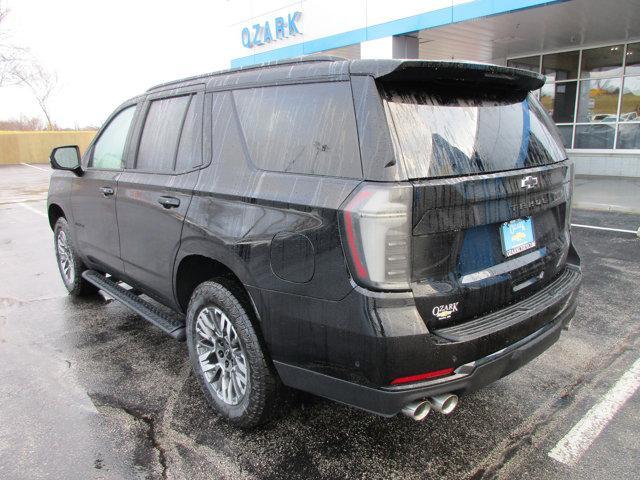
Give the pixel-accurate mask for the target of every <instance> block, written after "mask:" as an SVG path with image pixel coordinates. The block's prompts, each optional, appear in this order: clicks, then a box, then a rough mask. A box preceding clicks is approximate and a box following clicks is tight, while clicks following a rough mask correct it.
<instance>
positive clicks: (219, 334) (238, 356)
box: [196, 306, 249, 405]
mask: <svg viewBox="0 0 640 480" xmlns="http://www.w3.org/2000/svg"><path fill="white" fill-rule="evenodd" d="M196 335H197V338H196V352H197V354H198V362H199V363H200V368H201V369H202V372H203V373H204V376H205V378H206V380H207V382H208V383H209V385H210V386H211V388H212V390H213V391H214V392H215V393H216V395H217V396H218V398H219V399H221V400H222V401H223V402H224V403H226V404H227V405H237V404H238V403H240V402H241V401H242V399H243V397H244V395H245V393H246V391H247V386H248V382H249V371H248V369H249V367H248V364H247V357H246V354H245V351H244V348H243V347H242V343H241V342H240V338H239V337H238V334H237V333H236V330H235V328H234V327H233V325H232V324H231V322H230V321H229V318H228V317H227V315H226V314H225V313H224V312H223V311H222V310H221V309H220V308H218V307H215V306H211V307H205V308H203V309H202V310H201V311H200V313H199V314H198V317H197V320H196Z"/></svg>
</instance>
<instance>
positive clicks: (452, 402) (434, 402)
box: [429, 393, 458, 415]
mask: <svg viewBox="0 0 640 480" xmlns="http://www.w3.org/2000/svg"><path fill="white" fill-rule="evenodd" d="M429 403H431V407H432V408H433V409H434V410H435V411H436V412H440V413H442V414H443V415H449V414H450V413H451V412H453V411H454V410H455V409H456V407H457V406H458V396H457V395H454V394H453V393H444V394H442V395H436V396H435V397H429Z"/></svg>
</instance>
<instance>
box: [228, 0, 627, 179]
mask: <svg viewBox="0 0 640 480" xmlns="http://www.w3.org/2000/svg"><path fill="white" fill-rule="evenodd" d="M228 5H229V6H230V7H231V11H232V13H233V21H232V24H231V25H230V26H229V38H230V39H231V48H230V49H229V52H228V55H229V60H230V65H231V67H241V66H249V65H254V64H257V63H262V62H267V61H272V60H280V59H284V58H289V57H296V56H300V55H309V54H317V53H324V54H331V55H337V56H341V57H346V58H352V59H355V58H419V59H425V60H470V61H478V62H489V63H495V64H498V65H508V66H513V67H518V68H524V69H527V70H532V71H535V72H540V73H542V74H544V75H545V76H546V78H547V82H546V84H545V85H544V87H542V88H541V89H540V91H538V92H536V94H537V95H539V98H540V101H541V103H542V105H543V106H544V107H545V109H546V110H547V111H548V112H549V114H550V115H551V117H552V118H553V120H554V121H555V123H556V125H557V126H558V129H559V132H560V134H561V136H562V139H563V141H564V144H565V147H566V148H567V150H568V152H569V156H570V157H572V158H573V159H574V160H575V163H576V172H577V173H578V174H583V175H609V176H624V177H640V0H552V1H548V0H547V1H545V0H422V1H418V0H395V1H389V0H342V1H338V0H300V1H295V2H294V1H286V0H264V1H259V2H258V1H246V0H237V1H236V0H231V1H230V2H229V3H228Z"/></svg>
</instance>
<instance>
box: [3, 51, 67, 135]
mask: <svg viewBox="0 0 640 480" xmlns="http://www.w3.org/2000/svg"><path fill="white" fill-rule="evenodd" d="M13 75H14V76H15V78H16V79H17V80H18V83H19V84H20V85H24V86H25V87H27V88H28V89H29V90H30V91H31V93H32V94H33V97H34V98H35V99H36V102H38V106H39V107H40V110H42V113H43V114H44V117H45V118H46V120H47V130H53V129H54V128H55V124H54V123H53V120H52V119H51V112H50V110H49V99H50V97H51V94H52V93H53V91H54V90H55V88H56V86H57V85H58V77H57V75H56V74H55V73H50V72H48V71H47V70H46V69H45V68H44V67H43V66H42V65H40V64H39V63H38V62H37V61H36V60H34V59H31V60H30V61H29V62H28V63H26V64H23V65H21V66H20V67H18V68H17V69H15V71H14V72H13Z"/></svg>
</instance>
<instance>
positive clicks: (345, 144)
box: [214, 82, 362, 178]
mask: <svg viewBox="0 0 640 480" xmlns="http://www.w3.org/2000/svg"><path fill="white" fill-rule="evenodd" d="M233 95H234V98H235V101H236V105H237V109H238V116H239V118H240V124H241V126H242V129H243V131H244V135H245V138H246V141H247V145H248V147H249V154H250V156H251V159H252V161H253V162H254V164H255V165H256V166H257V167H258V168H261V169H263V170H272V171H277V172H294V173H307V174H317V175H328V176H338V177H354V178H360V177H361V176H362V167H361V165H360V150H359V147H358V136H357V133H356V122H355V114H354V111H353V99H352V97H351V88H350V86H349V83H348V82H331V83H313V84H306V85H285V86H280V87H263V88H251V89H246V90H236V91H234V92H233ZM214 141H215V139H214Z"/></svg>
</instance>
